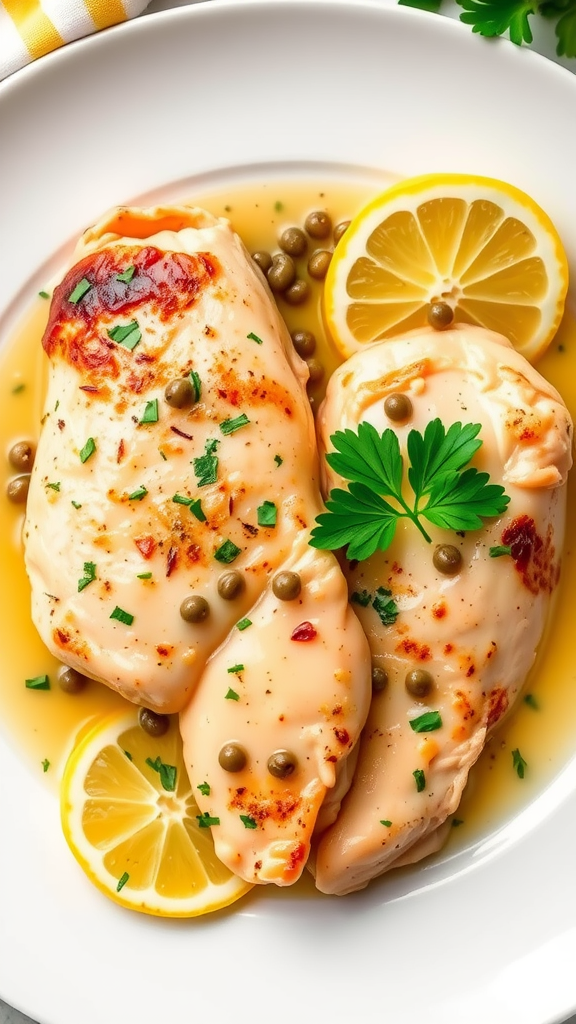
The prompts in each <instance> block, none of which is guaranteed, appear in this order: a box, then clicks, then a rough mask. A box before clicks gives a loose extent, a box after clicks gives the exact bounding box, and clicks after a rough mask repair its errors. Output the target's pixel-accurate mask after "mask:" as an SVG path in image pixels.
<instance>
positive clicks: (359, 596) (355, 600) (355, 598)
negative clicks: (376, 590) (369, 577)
mask: <svg viewBox="0 0 576 1024" xmlns="http://www.w3.org/2000/svg"><path fill="white" fill-rule="evenodd" d="M371 597H372V594H371V593H370V591H369V590H361V591H358V590H355V591H354V593H353V594H352V596H351V598H350V601H351V602H352V604H359V605H360V607H361V608H367V607H368V605H369V604H370V598H371Z"/></svg>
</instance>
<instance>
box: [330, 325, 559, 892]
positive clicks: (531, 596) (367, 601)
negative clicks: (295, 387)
mask: <svg viewBox="0 0 576 1024" xmlns="http://www.w3.org/2000/svg"><path fill="white" fill-rule="evenodd" d="M392 394H400V395H402V396H406V397H408V398H409V400H410V405H409V406H408V408H409V410H410V411H409V413H408V414H407V416H406V419H405V421H403V422H402V423H400V424H399V423H397V422H394V421H392V420H390V419H389V418H388V416H387V415H386V413H385V409H384V401H385V399H386V398H387V397H388V396H390V395H392ZM389 408H390V406H389ZM436 417H439V418H440V419H441V420H442V422H443V423H444V425H445V426H446V428H448V427H449V426H450V425H451V424H453V423H478V424H481V431H480V434H479V438H480V439H481V440H482V442H483V443H482V447H481V448H480V449H479V451H478V452H477V453H476V455H475V456H474V458H473V465H474V466H476V467H477V468H478V469H479V470H482V471H486V472H488V473H489V474H490V482H491V483H496V484H501V485H503V486H504V488H505V491H506V493H507V495H509V497H510V503H509V505H508V507H507V509H506V511H505V513H504V514H502V515H500V516H497V517H495V518H492V519H488V520H486V522H485V525H484V526H483V528H482V529H478V530H473V531H469V532H466V533H464V532H460V533H454V532H449V531H446V530H443V529H440V528H439V527H435V526H432V525H431V524H430V523H428V522H427V523H426V529H427V531H428V533H429V534H430V536H431V538H432V543H430V544H428V543H427V542H426V540H425V539H424V538H423V537H422V535H421V534H420V533H419V532H418V530H417V529H416V527H415V526H414V524H413V523H411V522H410V521H409V520H407V519H403V520H400V522H399V524H398V527H397V529H396V534H395V537H394V539H393V542H392V544H391V546H390V547H389V548H388V549H387V550H385V551H383V552H377V553H376V554H374V555H372V556H371V557H370V558H368V559H366V560H365V561H361V562H357V563H355V562H352V563H345V571H346V575H347V578H348V584H349V589H350V594H351V598H352V600H353V601H354V602H356V603H355V604H354V607H355V608H356V611H357V613H358V615H359V617H360V619H361V621H362V624H363V626H364V630H365V632H366V635H367V637H368V641H369V643H370V648H371V652H372V660H373V665H374V669H375V682H376V685H377V691H375V693H374V695H373V699H372V705H371V709H370V713H369V716H368V721H367V723H366V726H365V729H364V732H363V735H362V739H361V744H360V750H359V755H358V763H357V767H356V771H355V774H354V779H353V782H352V786H351V787H350V789H349V791H348V793H347V795H346V797H345V798H344V801H343V804H342V807H341V810H340V813H339V815H338V817H337V820H336V822H335V823H334V824H332V825H331V827H329V828H328V829H326V830H325V831H324V833H323V834H322V835H321V837H320V839H319V841H318V844H317V850H316V851H315V853H316V856H315V872H316V884H317V886H318V888H319V889H321V890H322V892H325V893H335V894H340V895H341V894H344V893H348V892H351V891H353V890H356V889H360V888H362V887H364V886H365V885H366V884H367V883H368V882H369V881H370V879H372V878H374V877H375V876H376V875H379V874H381V873H382V872H384V871H386V870H388V869H389V868H391V867H394V866H396V865H398V864H401V863H408V862H409V861H410V860H416V859H418V858H419V857H420V856H424V855H425V854H426V853H428V852H430V851H431V850H433V849H434V848H435V847H436V846H438V845H439V844H440V842H441V841H442V839H443V837H444V835H445V834H446V830H445V827H444V825H443V823H446V821H447V819H448V816H449V815H451V814H452V813H453V812H454V811H455V810H456V808H457V807H458V803H459V800H460V797H461V794H462V790H463V788H464V786H465V784H466V780H467V778H468V773H469V770H470V768H471V766H472V765H473V764H474V762H475V761H476V759H477V758H478V756H479V754H480V752H481V750H482V748H483V746H484V744H485V741H486V736H487V734H488V731H489V730H490V729H491V728H492V726H494V725H495V724H496V722H498V721H499V720H500V719H501V718H502V716H503V715H504V714H505V713H506V712H507V711H508V710H509V709H510V708H511V707H512V705H513V703H514V701H515V700H516V698H517V697H518V694H519V692H520V690H521V688H522V685H523V683H524V681H525V679H526V676H527V673H528V672H529V670H530V668H531V666H532V664H533V662H534V658H535V655H536V651H537V647H538V644H539V641H540V639H541V637H542V633H543V630H544V626H545V622H546V618H547V615H548V611H549V608H550V602H551V598H552V597H553V595H554V591H555V588H556V585H557V582H558V578H559V574H560V567H561V551H562V543H563V533H564V517H565V498H566V488H565V484H566V478H567V474H568V470H569V468H570V465H571V439H572V424H571V422H570V417H569V415H568V412H567V410H566V408H565V406H564V404H563V402H562V399H561V397H560V395H559V394H558V393H557V392H556V391H555V389H554V388H553V387H552V386H551V385H550V384H548V383H547V382H546V381H545V380H544V379H543V378H542V377H541V376H540V374H539V373H538V372H537V371H536V370H535V369H534V367H532V366H531V365H530V364H529V363H527V362H526V361H525V359H524V358H523V357H522V356H520V355H518V353H517V352H516V351H515V350H514V349H513V348H512V347H511V345H510V344H509V343H508V342H507V341H506V339H504V338H503V337H501V336H499V335H495V334H492V333H489V332H487V331H484V330H482V329H480V328H474V327H468V326H459V327H455V328H454V329H451V330H447V331H443V332H441V333H439V332H434V331H432V330H430V331H417V332H412V333H410V334H407V335H406V336H404V337H400V338H397V339H394V340H391V341H387V342H384V343H382V344H377V345H374V346H371V347H370V348H368V349H367V350H366V352H363V353H360V354H358V355H355V356H353V357H352V358H351V359H350V360H348V362H347V363H345V364H344V365H343V366H341V367H340V368H339V369H338V370H337V371H336V373H335V374H334V375H333V377H332V379H331V380H330V383H329V386H328V391H327V395H326V399H325V402H324V405H323V407H322V408H321V410H320V411H319V419H318V428H319V437H320V445H321V447H322V449H323V450H325V451H326V450H328V451H330V450H331V449H332V445H331V442H330V437H331V435H332V434H334V432H335V431H337V430H345V429H347V428H350V429H352V430H355V429H357V428H358V425H359V424H360V423H363V422H367V423H371V424H372V425H373V426H374V427H375V428H376V429H377V430H378V432H379V433H382V432H383V431H384V430H385V429H386V428H388V427H391V428H393V429H394V431H395V432H396V434H397V436H398V439H399V441H400V448H401V451H402V453H403V456H404V458H406V445H407V438H408V434H409V431H410V430H411V429H413V428H415V429H417V430H419V431H420V432H423V431H424V429H425V427H426V425H427V424H428V423H429V422H430V421H431V420H433V419H434V418H436ZM345 486H346V482H345V481H343V480H342V478H341V477H339V476H338V474H337V473H335V472H334V471H333V470H331V469H330V468H328V467H327V468H326V477H325V480H324V491H325V495H328V493H329V492H330V490H331V489H332V488H334V487H345ZM446 545H450V546H451V548H452V552H451V554H450V558H449V559H448V561H446V558H445V557H444V556H445V553H446V552H445V546H446ZM454 549H456V554H454ZM443 558H444V561H443ZM378 595H379V596H380V602H378V600H375V598H377V596H378ZM389 600H390V601H393V602H394V604H395V606H396V609H397V614H396V615H392V616H389V617H388V619H386V615H385V614H382V613H383V611H384V609H383V606H384V605H385V604H386V602H387V601H389ZM386 621H388V622H389V624H385V623H386Z"/></svg>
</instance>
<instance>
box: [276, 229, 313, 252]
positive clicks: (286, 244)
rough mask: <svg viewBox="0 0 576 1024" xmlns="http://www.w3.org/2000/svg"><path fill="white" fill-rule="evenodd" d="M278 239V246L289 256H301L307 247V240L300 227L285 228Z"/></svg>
mask: <svg viewBox="0 0 576 1024" xmlns="http://www.w3.org/2000/svg"><path fill="white" fill-rule="evenodd" d="M278 241H279V244H280V248H281V249H283V250H284V252H287V253H288V255H289V256H303V255H304V253H305V252H306V249H307V248H308V240H307V238H306V235H305V234H304V232H303V231H302V229H301V228H286V230H285V231H283V232H282V234H281V235H280V238H279V239H278Z"/></svg>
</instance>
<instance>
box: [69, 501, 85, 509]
mask: <svg viewBox="0 0 576 1024" xmlns="http://www.w3.org/2000/svg"><path fill="white" fill-rule="evenodd" d="M70 504H71V505H73V506H74V508H82V504H81V502H79V501H71V502H70Z"/></svg>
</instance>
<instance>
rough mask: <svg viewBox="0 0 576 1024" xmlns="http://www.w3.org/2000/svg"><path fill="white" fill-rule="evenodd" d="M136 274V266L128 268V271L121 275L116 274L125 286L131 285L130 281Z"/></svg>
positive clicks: (117, 278)
mask: <svg viewBox="0 0 576 1024" xmlns="http://www.w3.org/2000/svg"><path fill="white" fill-rule="evenodd" d="M135 273H136V267H135V266H131V267H126V270H123V271H122V273H121V274H116V280H117V281H123V282H124V284H129V283H130V281H131V280H132V278H133V277H134V274H135Z"/></svg>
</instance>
